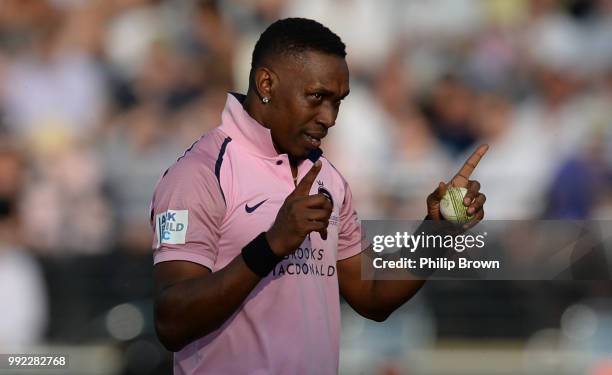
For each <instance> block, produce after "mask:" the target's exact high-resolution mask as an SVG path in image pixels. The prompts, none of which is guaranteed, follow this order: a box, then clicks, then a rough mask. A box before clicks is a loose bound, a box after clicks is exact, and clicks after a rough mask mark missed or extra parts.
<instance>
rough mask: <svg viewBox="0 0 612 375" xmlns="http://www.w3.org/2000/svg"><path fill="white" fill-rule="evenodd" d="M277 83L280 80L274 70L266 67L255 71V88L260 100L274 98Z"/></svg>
mask: <svg viewBox="0 0 612 375" xmlns="http://www.w3.org/2000/svg"><path fill="white" fill-rule="evenodd" d="M277 81H278V78H277V76H276V74H274V72H273V71H272V70H270V69H268V68H266V67H259V68H257V69H256V70H255V88H256V89H257V95H259V97H260V98H263V97H264V96H266V97H268V98H272V97H273V96H274V95H273V94H274V88H275V86H276V84H277Z"/></svg>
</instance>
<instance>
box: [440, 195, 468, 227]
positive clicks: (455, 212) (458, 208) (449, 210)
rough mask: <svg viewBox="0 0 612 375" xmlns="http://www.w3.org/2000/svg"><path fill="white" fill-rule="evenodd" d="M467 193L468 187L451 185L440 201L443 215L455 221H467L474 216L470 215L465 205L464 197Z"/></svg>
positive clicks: (461, 222) (460, 222)
mask: <svg viewBox="0 0 612 375" xmlns="http://www.w3.org/2000/svg"><path fill="white" fill-rule="evenodd" d="M466 194H467V189H466V188H462V187H460V188H457V187H451V188H448V190H446V194H444V197H443V198H442V200H441V201H440V212H441V213H442V216H443V217H444V218H445V219H446V220H448V221H452V222H454V223H459V224H463V223H467V222H468V221H470V220H472V218H473V217H474V216H472V215H468V213H467V209H468V208H467V207H465V206H464V205H463V198H465V195H466Z"/></svg>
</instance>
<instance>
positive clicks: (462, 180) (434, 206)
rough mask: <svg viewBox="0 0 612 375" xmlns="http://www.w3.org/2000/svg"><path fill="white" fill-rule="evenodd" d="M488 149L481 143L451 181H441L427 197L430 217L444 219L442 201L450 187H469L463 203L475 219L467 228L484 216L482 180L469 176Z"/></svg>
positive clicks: (484, 199)
mask: <svg viewBox="0 0 612 375" xmlns="http://www.w3.org/2000/svg"><path fill="white" fill-rule="evenodd" d="M488 149H489V146H488V145H486V144H483V145H480V146H479V147H478V148H477V149H476V151H474V153H473V154H472V155H471V156H470V157H469V158H468V160H467V161H466V162H465V163H464V164H463V167H461V169H460V170H459V172H458V173H457V174H456V175H455V177H453V179H452V180H451V181H450V182H449V183H444V182H440V184H439V186H438V187H437V188H436V190H434V191H433V192H432V193H431V194H430V195H429V196H428V197H427V216H428V218H429V219H431V220H444V218H443V217H442V213H441V212H440V201H441V200H442V197H444V194H446V191H447V189H448V188H449V187H463V188H466V189H467V193H466V195H465V198H463V205H464V206H466V207H467V213H468V215H470V216H473V219H472V220H471V221H470V222H469V223H467V224H466V225H464V228H465V229H469V228H471V227H473V226H474V225H476V224H477V223H478V222H479V221H481V220H482V219H483V218H484V204H485V201H486V200H487V197H486V196H485V195H484V194H482V193H481V192H480V182H478V181H474V180H470V179H469V178H470V176H471V174H472V172H474V169H476V166H477V165H478V163H479V162H480V159H482V157H483V156H484V155H485V154H486V152H487V150H488Z"/></svg>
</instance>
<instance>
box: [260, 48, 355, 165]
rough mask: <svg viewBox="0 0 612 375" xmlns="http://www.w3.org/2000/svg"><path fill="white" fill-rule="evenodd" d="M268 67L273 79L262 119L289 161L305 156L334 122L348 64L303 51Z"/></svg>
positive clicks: (345, 88) (345, 86) (346, 86)
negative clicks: (270, 96) (273, 75)
mask: <svg viewBox="0 0 612 375" xmlns="http://www.w3.org/2000/svg"><path fill="white" fill-rule="evenodd" d="M272 69H273V71H274V73H275V74H276V78H277V79H276V83H275V84H274V85H273V89H272V101H271V102H270V103H269V104H267V106H269V107H268V108H267V111H266V122H267V125H268V126H269V127H270V130H271V133H272V140H273V141H274V146H275V147H276V149H277V151H279V152H280V153H287V154H288V155H289V157H290V158H292V159H293V160H296V161H298V160H302V159H305V158H306V157H307V156H308V154H309V153H310V151H312V150H314V149H316V148H318V147H319V146H320V145H321V139H322V138H323V137H325V136H326V135H327V130H328V129H329V128H330V127H332V126H334V124H335V122H336V117H337V116H338V110H339V109H340V102H341V100H342V99H344V98H345V97H346V96H347V95H348V93H349V71H348V66H347V65H346V61H345V59H343V58H341V57H338V56H334V55H329V54H324V53H319V52H310V51H307V52H304V53H302V54H300V55H299V56H297V57H296V56H285V57H283V58H282V59H280V60H279V61H278V63H276V64H274V65H273V66H272Z"/></svg>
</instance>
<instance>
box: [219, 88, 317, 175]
mask: <svg viewBox="0 0 612 375" xmlns="http://www.w3.org/2000/svg"><path fill="white" fill-rule="evenodd" d="M245 98H246V96H245V95H242V94H237V93H228V94H227V101H226V102H225V108H224V109H223V113H222V114H221V130H222V131H223V132H224V133H225V134H227V135H228V136H229V137H230V138H232V140H236V141H237V142H238V143H240V144H241V145H243V146H244V147H246V148H247V149H249V150H250V151H251V152H253V153H255V154H257V155H260V156H263V157H267V158H276V157H278V156H279V153H278V151H276V148H274V143H273V142H272V134H271V133H270V129H268V128H266V127H264V126H263V125H262V124H260V123H259V122H257V120H255V119H254V118H253V117H251V115H249V114H248V112H247V111H245V110H244V107H243V106H242V102H243V101H244V99H245ZM322 154H323V151H321V149H320V148H318V149H316V150H312V151H311V152H310V154H309V155H308V157H307V159H309V160H310V161H311V162H313V163H314V162H315V161H317V159H319V157H320V156H321V155H322ZM282 155H286V154H282Z"/></svg>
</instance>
